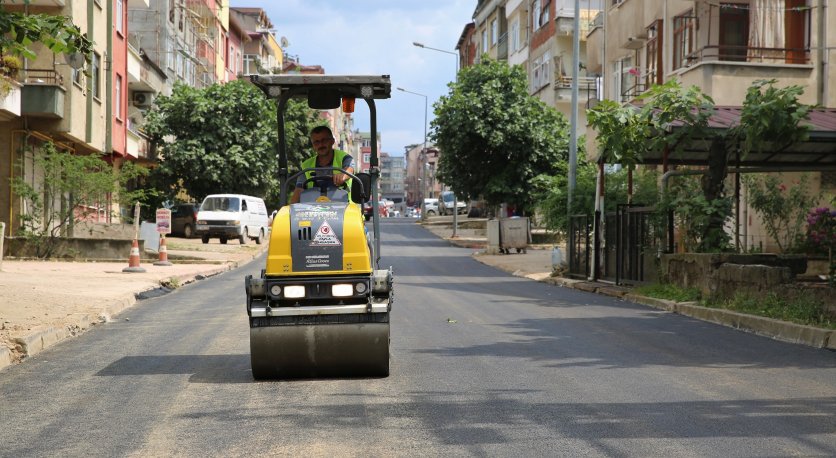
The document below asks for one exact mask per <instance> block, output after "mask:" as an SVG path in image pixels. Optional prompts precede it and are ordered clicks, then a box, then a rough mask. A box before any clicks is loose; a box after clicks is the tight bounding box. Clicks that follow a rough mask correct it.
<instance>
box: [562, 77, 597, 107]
mask: <svg viewBox="0 0 836 458" xmlns="http://www.w3.org/2000/svg"><path fill="white" fill-rule="evenodd" d="M554 90H555V98H557V99H559V100H566V101H570V100H572V77H571V76H562V75H559V76H556V77H555V79H554ZM597 96H598V79H597V78H595V77H594V76H579V77H578V102H579V103H585V104H589V101H590V100H592V99H594V98H597Z"/></svg>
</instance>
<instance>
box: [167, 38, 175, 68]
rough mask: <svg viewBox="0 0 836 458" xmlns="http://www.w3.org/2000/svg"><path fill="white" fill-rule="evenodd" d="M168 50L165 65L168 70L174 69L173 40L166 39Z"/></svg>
mask: <svg viewBox="0 0 836 458" xmlns="http://www.w3.org/2000/svg"><path fill="white" fill-rule="evenodd" d="M167 46H168V52H167V53H166V59H165V60H166V66H167V67H168V68H169V69H170V70H174V41H173V40H171V39H169V40H168V44H167Z"/></svg>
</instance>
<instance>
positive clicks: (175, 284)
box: [160, 277, 182, 289]
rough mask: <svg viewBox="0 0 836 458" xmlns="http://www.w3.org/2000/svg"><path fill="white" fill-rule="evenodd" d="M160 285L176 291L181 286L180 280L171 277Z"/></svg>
mask: <svg viewBox="0 0 836 458" xmlns="http://www.w3.org/2000/svg"><path fill="white" fill-rule="evenodd" d="M160 285H161V286H164V287H166V288H168V289H177V288H179V287H181V286H182V285H181V284H180V279H179V278H177V277H171V278H169V279H168V280H163V281H161V282H160Z"/></svg>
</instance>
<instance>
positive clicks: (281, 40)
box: [279, 37, 290, 48]
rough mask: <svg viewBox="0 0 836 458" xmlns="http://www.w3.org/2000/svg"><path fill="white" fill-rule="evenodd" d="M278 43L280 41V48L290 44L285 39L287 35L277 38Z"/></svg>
mask: <svg viewBox="0 0 836 458" xmlns="http://www.w3.org/2000/svg"><path fill="white" fill-rule="evenodd" d="M279 43H281V45H282V48H287V47H288V46H290V42H289V41H287V37H282V38H281V39H280V40H279Z"/></svg>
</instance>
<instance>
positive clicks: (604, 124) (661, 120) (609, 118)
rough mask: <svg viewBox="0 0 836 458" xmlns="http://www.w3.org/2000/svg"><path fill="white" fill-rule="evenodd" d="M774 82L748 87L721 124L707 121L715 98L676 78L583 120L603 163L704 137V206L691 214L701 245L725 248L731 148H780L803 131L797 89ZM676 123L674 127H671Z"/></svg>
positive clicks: (632, 159) (678, 148)
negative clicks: (736, 115)
mask: <svg viewBox="0 0 836 458" xmlns="http://www.w3.org/2000/svg"><path fill="white" fill-rule="evenodd" d="M774 84H775V80H758V81H755V82H754V83H753V84H752V85H751V86H750V87H749V89H748V90H747V95H746V98H745V101H744V103H743V110H742V113H741V122H740V123H739V124H738V125H735V126H730V127H729V128H728V129H726V130H719V129H711V128H710V127H709V125H708V119H709V118H710V117H711V115H712V114H713V113H714V101H713V100H712V99H711V98H710V97H709V96H708V95H706V94H703V93H702V92H701V91H700V90H699V88H697V87H695V86H692V87H690V88H683V87H682V86H681V85H680V84H679V83H678V82H677V81H676V80H671V81H668V82H667V83H665V84H664V85H659V86H654V87H652V88H651V89H650V90H649V91H648V92H647V93H645V94H644V95H643V96H642V97H641V101H642V102H643V103H644V105H643V106H642V107H641V108H637V107H632V106H626V107H621V106H618V105H617V104H615V103H614V102H607V103H601V104H599V105H598V106H597V107H595V108H593V109H592V110H590V111H589V114H588V119H589V121H590V125H592V126H593V127H594V128H595V129H596V131H597V132H598V146H599V149H600V150H601V151H602V152H603V154H604V156H605V159H606V160H607V161H608V162H620V163H622V164H627V165H630V164H635V163H637V162H640V161H641V158H642V155H643V154H645V153H646V152H647V151H649V150H653V151H660V150H663V149H667V150H668V151H669V152H670V154H671V155H678V154H682V151H683V150H684V148H685V147H687V146H689V145H690V144H691V143H692V142H693V141H695V140H696V139H707V141H708V142H710V143H709V144H710V146H709V149H708V170H707V172H706V173H705V174H704V175H703V177H702V182H701V189H702V194H703V195H702V198H701V201H700V202H697V203H695V205H693V206H692V209H693V210H695V211H700V212H701V213H700V214H699V215H694V218H693V222H696V223H698V224H699V226H698V227H694V228H693V230H694V231H696V232H699V234H700V242H699V247H698V250H699V251H707V252H710V251H720V250H724V249H728V247H729V237H728V234H727V233H726V232H725V230H724V229H723V224H724V223H725V221H726V220H727V219H728V217H729V216H730V214H731V201H730V199H729V197H728V196H727V195H726V192H725V186H724V180H725V178H726V176H727V174H728V163H729V158H730V156H731V154H732V153H734V152H737V151H741V152H742V153H743V154H744V155H745V154H747V153H749V152H752V151H760V152H780V151H782V150H783V149H786V148H788V147H789V146H792V145H793V144H795V143H797V142H798V141H801V140H803V139H804V138H805V137H806V135H807V129H806V128H805V127H804V126H802V125H801V124H800V122H801V120H803V119H805V118H806V117H807V113H808V112H809V108H810V107H809V106H807V105H804V104H802V103H800V102H799V101H798V97H799V96H800V95H801V93H802V92H803V91H802V88H801V87H799V86H790V87H786V88H775V87H774ZM674 124H676V125H677V128H675V129H672V128H671V126H672V125H674ZM680 203H681V202H680ZM669 204H670V201H669ZM680 208H681V207H680Z"/></svg>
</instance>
